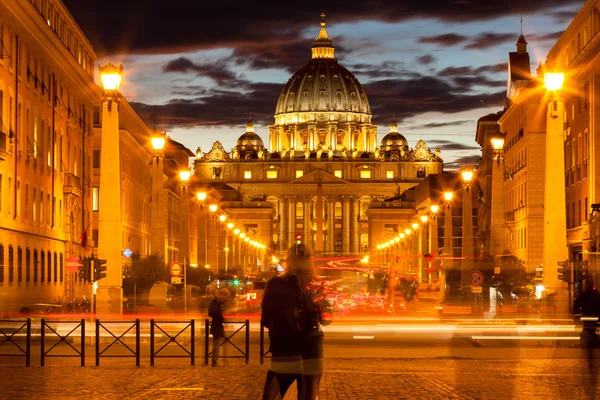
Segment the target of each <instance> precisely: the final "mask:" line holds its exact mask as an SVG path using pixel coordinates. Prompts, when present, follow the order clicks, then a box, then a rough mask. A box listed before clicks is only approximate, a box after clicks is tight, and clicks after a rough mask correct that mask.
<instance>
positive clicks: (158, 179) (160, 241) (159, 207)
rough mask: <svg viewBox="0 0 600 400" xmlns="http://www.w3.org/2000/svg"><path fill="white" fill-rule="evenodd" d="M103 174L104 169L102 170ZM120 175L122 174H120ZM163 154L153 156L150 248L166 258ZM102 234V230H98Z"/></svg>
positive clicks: (154, 252)
mask: <svg viewBox="0 0 600 400" xmlns="http://www.w3.org/2000/svg"><path fill="white" fill-rule="evenodd" d="M100 174H102V171H100ZM119 176H120V175H119ZM163 183H164V164H163V155H162V154H157V155H156V156H155V157H153V158H152V204H151V210H150V213H151V221H150V249H151V252H152V254H157V255H158V256H160V257H162V258H163V259H165V260H166V251H167V249H166V248H167V243H166V240H165V222H166V220H167V217H166V210H165V207H164V205H165V202H164V201H163V197H165V196H164V195H163V192H164V188H163ZM98 234H100V230H98Z"/></svg>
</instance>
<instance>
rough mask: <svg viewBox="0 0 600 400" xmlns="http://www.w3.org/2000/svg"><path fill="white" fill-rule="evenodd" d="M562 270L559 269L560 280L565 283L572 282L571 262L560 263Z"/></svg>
mask: <svg viewBox="0 0 600 400" xmlns="http://www.w3.org/2000/svg"><path fill="white" fill-rule="evenodd" d="M557 264H558V265H560V268H558V269H557V272H558V279H559V280H561V281H563V282H567V283H569V282H571V263H570V261H569V260H565V261H559V262H558V263H557Z"/></svg>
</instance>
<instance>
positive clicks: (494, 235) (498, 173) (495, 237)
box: [490, 135, 505, 258]
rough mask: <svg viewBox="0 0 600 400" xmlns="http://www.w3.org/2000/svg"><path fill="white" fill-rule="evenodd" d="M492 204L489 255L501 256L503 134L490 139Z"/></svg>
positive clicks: (502, 239)
mask: <svg viewBox="0 0 600 400" xmlns="http://www.w3.org/2000/svg"><path fill="white" fill-rule="evenodd" d="M491 141H492V147H493V149H494V162H493V163H492V199H491V201H492V204H491V206H492V207H491V212H490V255H491V256H492V257H493V258H496V257H501V256H502V253H503V251H504V218H505V212H504V210H505V207H504V173H503V172H504V135H498V136H494V137H493V138H492V139H491Z"/></svg>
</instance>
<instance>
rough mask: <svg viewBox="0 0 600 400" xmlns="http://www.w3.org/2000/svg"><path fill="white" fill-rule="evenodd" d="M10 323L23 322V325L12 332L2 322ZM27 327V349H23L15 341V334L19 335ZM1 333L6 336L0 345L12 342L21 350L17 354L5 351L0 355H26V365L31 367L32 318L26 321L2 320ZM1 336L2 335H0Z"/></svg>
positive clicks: (0, 324) (0, 321)
mask: <svg viewBox="0 0 600 400" xmlns="http://www.w3.org/2000/svg"><path fill="white" fill-rule="evenodd" d="M8 323H10V324H11V325H14V324H15V323H17V324H20V323H22V324H23V325H21V326H19V327H17V328H16V329H15V330H14V331H13V332H12V333H10V334H9V333H8V332H7V331H6V329H7V328H6V327H2V324H8ZM23 328H25V329H26V331H25V349H23V348H22V347H21V346H19V345H18V344H17V342H15V340H14V339H15V335H17V334H18V333H19V332H21V330H22V329H23ZM0 334H2V336H4V338H3V339H4V340H2V342H0V347H2V346H6V344H12V345H13V346H14V347H16V348H17V349H18V350H19V353H17V354H13V353H8V354H4V353H0V356H3V357H25V365H26V366H28V367H29V365H30V361H31V318H27V319H26V320H25V321H23V320H20V321H13V320H0ZM0 338H1V337H0Z"/></svg>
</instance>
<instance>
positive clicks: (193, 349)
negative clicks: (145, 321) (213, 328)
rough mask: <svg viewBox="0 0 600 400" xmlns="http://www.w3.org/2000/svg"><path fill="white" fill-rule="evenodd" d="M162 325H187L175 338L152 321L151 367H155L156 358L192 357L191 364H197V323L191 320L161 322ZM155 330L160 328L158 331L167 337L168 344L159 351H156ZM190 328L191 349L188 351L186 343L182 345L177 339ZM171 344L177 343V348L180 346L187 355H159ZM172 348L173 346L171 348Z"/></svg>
mask: <svg viewBox="0 0 600 400" xmlns="http://www.w3.org/2000/svg"><path fill="white" fill-rule="evenodd" d="M160 323H161V324H187V325H186V326H185V327H184V328H183V329H181V330H180V331H179V332H177V334H175V335H174V336H173V335H171V334H169V333H168V332H167V331H165V329H166V328H165V329H163V328H162V327H160V326H159V325H158V323H156V322H155V321H154V319H151V320H150V365H151V366H152V365H154V359H155V358H159V357H161V358H166V357H169V358H182V357H190V363H191V365H194V363H195V358H196V336H195V321H194V320H191V321H189V322H188V321H160ZM155 328H158V330H160V331H161V332H162V333H164V334H165V335H166V337H167V339H168V340H167V342H166V343H165V344H164V345H163V346H162V347H161V348H160V349H158V350H157V351H154V348H155V339H156V338H155V335H154V330H155ZM188 328H189V332H190V336H191V337H190V349H189V350H188V349H187V348H186V347H185V343H184V344H182V343H180V342H178V341H177V338H178V337H179V335H181V334H182V333H184V332H185V331H187V330H188ZM171 343H175V344H176V345H177V346H179V347H180V348H181V349H182V350H183V351H184V352H185V353H186V354H183V355H164V354H163V355H159V354H158V353H160V352H161V351H162V350H163V349H165V348H166V347H167V346H168V345H169V344H171ZM171 347H172V346H171Z"/></svg>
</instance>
